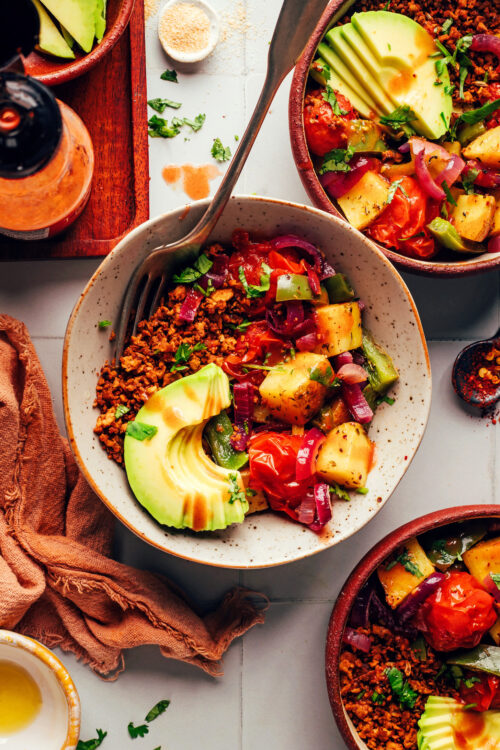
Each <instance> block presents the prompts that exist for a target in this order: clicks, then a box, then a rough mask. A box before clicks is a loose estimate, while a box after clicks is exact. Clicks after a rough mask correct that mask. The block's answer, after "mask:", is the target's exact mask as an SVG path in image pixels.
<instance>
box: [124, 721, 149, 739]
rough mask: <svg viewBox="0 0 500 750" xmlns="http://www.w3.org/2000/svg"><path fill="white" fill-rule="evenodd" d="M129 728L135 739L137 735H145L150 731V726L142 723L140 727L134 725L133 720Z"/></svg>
mask: <svg viewBox="0 0 500 750" xmlns="http://www.w3.org/2000/svg"><path fill="white" fill-rule="evenodd" d="M127 729H128V733H129V735H130V736H131V737H132V739H133V740H135V739H136V738H137V737H144V736H145V735H146V734H148V732H149V727H148V726H147V725H146V724H140V725H139V726H138V727H134V725H133V723H132V722H130V723H129V725H128V727H127Z"/></svg>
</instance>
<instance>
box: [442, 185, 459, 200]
mask: <svg viewBox="0 0 500 750" xmlns="http://www.w3.org/2000/svg"><path fill="white" fill-rule="evenodd" d="M441 187H442V188H443V190H444V194H445V195H446V200H447V201H448V203H451V205H452V206H456V205H457V202H456V200H455V198H454V197H453V195H452V194H451V190H450V188H449V187H448V183H447V182H446V180H443V181H442V183H441Z"/></svg>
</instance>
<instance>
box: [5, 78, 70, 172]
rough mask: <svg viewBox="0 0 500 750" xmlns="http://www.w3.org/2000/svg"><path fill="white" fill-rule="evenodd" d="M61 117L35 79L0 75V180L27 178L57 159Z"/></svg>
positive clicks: (47, 93)
mask: <svg viewBox="0 0 500 750" xmlns="http://www.w3.org/2000/svg"><path fill="white" fill-rule="evenodd" d="M61 134H62V117H61V112H60V109H59V106H58V104H57V102H56V100H55V98H54V96H53V95H52V94H51V92H50V91H49V90H48V89H47V88H46V87H45V86H43V85H42V84H41V83H39V82H38V81H35V79H34V78H27V77H26V76H23V75H20V74H19V73H11V72H8V71H3V72H1V71H0V177H4V178H7V179H13V178H19V177H28V176H29V175H31V174H33V173H34V172H37V171H38V170H40V169H42V167H44V166H45V164H47V162H48V161H50V159H51V158H52V156H53V155H54V152H55V151H56V149H57V147H58V145H59V142H60V140H61Z"/></svg>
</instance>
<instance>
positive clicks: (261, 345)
mask: <svg viewBox="0 0 500 750" xmlns="http://www.w3.org/2000/svg"><path fill="white" fill-rule="evenodd" d="M288 346H289V344H288V342H286V341H284V340H283V339H281V338H279V336H276V334H274V333H273V332H272V331H271V330H270V329H269V328H268V326H267V323H266V321H265V320H260V321H258V322H256V323H252V325H251V326H249V327H248V329H247V330H246V332H245V333H244V334H243V335H241V336H240V337H239V339H238V341H237V342H236V347H235V351H234V352H233V353H231V354H229V355H228V356H227V357H226V358H225V360H224V362H223V363H222V369H223V370H224V372H225V373H226V374H227V375H229V377H231V378H234V380H237V381H238V382H240V383H243V382H246V381H248V382H250V383H253V384H254V385H260V384H261V383H262V381H263V380H264V378H265V376H266V371H265V370H253V369H252V368H245V365H248V364H252V365H262V363H263V362H264V359H265V360H266V363H267V364H269V366H270V367H272V366H273V365H275V364H276V363H277V362H279V361H281V360H282V359H283V352H284V351H285V350H286V349H287V347H288Z"/></svg>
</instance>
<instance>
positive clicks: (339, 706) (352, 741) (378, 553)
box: [325, 505, 500, 750]
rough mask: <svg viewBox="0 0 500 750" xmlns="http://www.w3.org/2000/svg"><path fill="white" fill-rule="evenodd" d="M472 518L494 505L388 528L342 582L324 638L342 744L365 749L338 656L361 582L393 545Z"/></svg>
mask: <svg viewBox="0 0 500 750" xmlns="http://www.w3.org/2000/svg"><path fill="white" fill-rule="evenodd" d="M473 518H500V508H499V507H498V505H465V506H464V505H462V506H458V507H456V508H445V509H443V510H438V511H436V512H434V513H428V514H427V515H425V516H421V517H420V518H416V519H415V520H414V521H410V522H409V523H406V524H404V526H400V527H399V528H398V529H395V530H394V531H391V533H390V534H388V535H387V536H386V537H385V538H384V539H382V541H380V542H379V543H378V544H376V545H375V546H374V547H372V549H371V550H370V551H369V552H368V553H367V554H366V555H365V556H364V557H363V559H362V560H361V562H359V563H358V565H357V566H356V567H355V568H354V570H353V572H352V573H351V575H350V576H349V578H348V579H347V581H346V582H345V584H344V586H343V588H342V590H341V592H340V594H339V596H338V598H337V601H336V603H335V606H334V608H333V611H332V614H331V617H330V622H329V625H328V634H327V639H326V655H325V657H326V659H325V661H326V684H327V688H328V697H329V698H330V705H331V707H332V711H333V715H334V717H335V721H336V722H337V725H338V727H339V729H340V732H341V734H342V737H343V738H344V740H345V742H346V745H347V746H348V747H349V748H350V749H351V750H368V747H367V745H366V744H365V743H364V742H363V740H361V739H360V737H359V735H358V733H357V732H356V729H355V728H354V725H353V724H352V722H351V720H350V718H349V716H348V715H347V712H346V710H345V709H344V704H343V702H342V697H341V695H340V680H339V660H340V654H341V650H342V638H343V635H344V629H345V626H346V625H347V622H348V619H349V615H350V613H351V609H352V606H353V604H354V602H355V600H356V598H357V596H358V594H359V592H360V590H361V589H362V588H363V586H364V585H365V583H366V582H367V581H368V579H369V578H370V576H371V575H372V573H374V572H375V570H376V569H377V568H378V566H379V565H380V564H381V563H382V562H383V561H384V560H385V559H386V558H387V557H388V555H390V554H391V552H393V551H394V550H395V549H396V548H397V547H400V546H401V545H402V544H404V542H407V541H408V540H409V539H411V538H412V537H414V536H418V535H419V534H423V533H424V532H426V531H431V530H432V529H435V528H436V527H438V526H445V525H446V524H449V523H455V522H456V521H467V520H470V519H473Z"/></svg>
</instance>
